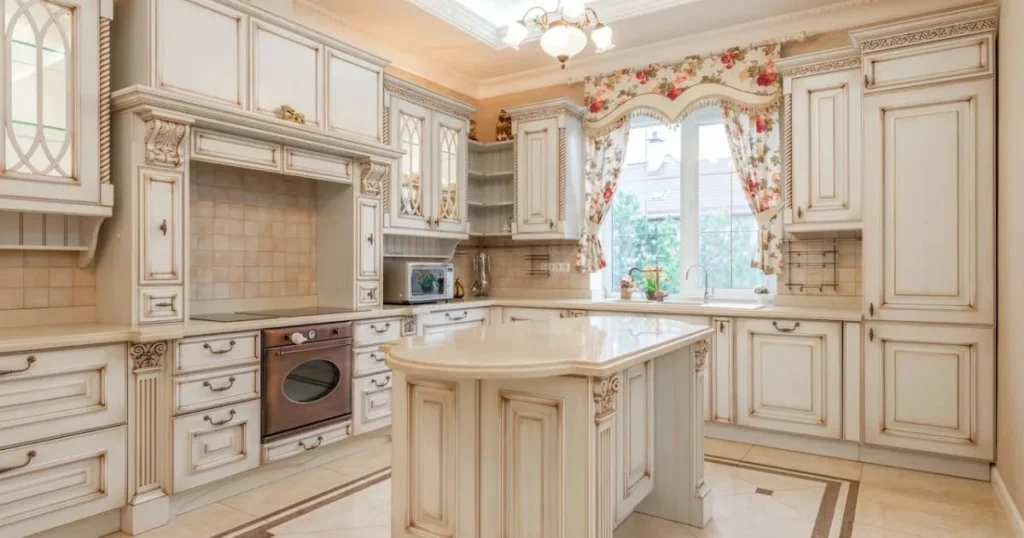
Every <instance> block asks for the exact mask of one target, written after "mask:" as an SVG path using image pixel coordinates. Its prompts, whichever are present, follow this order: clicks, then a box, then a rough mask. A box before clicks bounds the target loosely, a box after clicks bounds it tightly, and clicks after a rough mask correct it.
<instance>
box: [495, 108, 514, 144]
mask: <svg viewBox="0 0 1024 538" xmlns="http://www.w3.org/2000/svg"><path fill="white" fill-rule="evenodd" d="M494 139H495V140H497V141H498V142H504V141H505V140H512V116H510V115H509V113H508V112H505V110H504V109H502V110H501V112H500V113H498V124H497V125H496V126H495V133H494Z"/></svg>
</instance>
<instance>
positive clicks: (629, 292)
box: [619, 276, 636, 301]
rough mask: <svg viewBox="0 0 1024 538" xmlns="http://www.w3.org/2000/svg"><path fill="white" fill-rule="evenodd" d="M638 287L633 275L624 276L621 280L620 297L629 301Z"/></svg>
mask: <svg viewBox="0 0 1024 538" xmlns="http://www.w3.org/2000/svg"><path fill="white" fill-rule="evenodd" d="M635 289H636V281H635V280H633V278H632V277H628V276H624V277H622V279H621V280H619V298H620V299H622V300H624V301H628V300H630V299H632V298H633V290H635Z"/></svg>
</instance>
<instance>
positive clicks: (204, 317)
mask: <svg viewBox="0 0 1024 538" xmlns="http://www.w3.org/2000/svg"><path fill="white" fill-rule="evenodd" d="M271 317H273V316H264V315H261V314H243V313H241V312H225V313H218V314H192V315H191V316H189V318H190V319H197V320H200V321H216V322H217V323H232V322H235V321H253V320H256V319H270V318H271Z"/></svg>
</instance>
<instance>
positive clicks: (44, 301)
mask: <svg viewBox="0 0 1024 538" xmlns="http://www.w3.org/2000/svg"><path fill="white" fill-rule="evenodd" d="M95 305H96V270H95V266H94V265H93V266H89V267H86V268H84V269H79V268H78V253H77V252H47V251H33V250H25V251H22V250H4V251H0V310H20V309H37V308H62V307H71V306H95Z"/></svg>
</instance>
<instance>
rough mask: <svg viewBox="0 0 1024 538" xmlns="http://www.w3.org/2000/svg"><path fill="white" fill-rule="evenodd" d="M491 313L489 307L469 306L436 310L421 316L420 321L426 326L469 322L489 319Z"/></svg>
mask: <svg viewBox="0 0 1024 538" xmlns="http://www.w3.org/2000/svg"><path fill="white" fill-rule="evenodd" d="M489 313H490V309H488V308H467V309H464V310H448V311H446V312H434V313H433V314H426V315H424V316H420V323H421V324H422V325H423V326H424V327H432V326H437V325H451V324H454V323H469V322H473V321H487V315H488V314H489Z"/></svg>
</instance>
